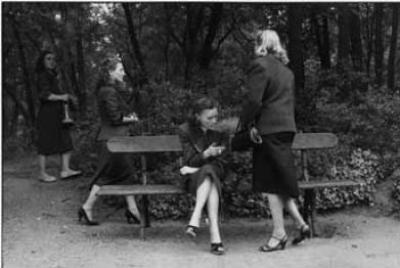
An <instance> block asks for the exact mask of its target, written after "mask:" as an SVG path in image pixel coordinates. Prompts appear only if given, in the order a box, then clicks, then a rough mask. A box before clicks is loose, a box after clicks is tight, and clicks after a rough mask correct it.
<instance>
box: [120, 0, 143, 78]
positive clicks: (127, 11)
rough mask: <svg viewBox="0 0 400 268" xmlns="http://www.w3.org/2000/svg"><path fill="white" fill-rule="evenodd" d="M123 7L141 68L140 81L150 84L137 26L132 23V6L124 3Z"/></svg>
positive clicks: (134, 50)
mask: <svg viewBox="0 0 400 268" xmlns="http://www.w3.org/2000/svg"><path fill="white" fill-rule="evenodd" d="M122 7H123V9H124V13H125V19H126V23H127V25H128V33H129V38H130V40H131V45H132V48H133V52H134V54H135V57H136V60H137V62H138V64H139V68H140V74H139V80H140V81H141V82H142V83H147V82H148V76H147V71H146V68H145V65H144V60H143V54H142V52H141V49H140V45H139V42H138V40H137V38H136V33H135V26H134V25H133V21H132V13H131V10H130V5H129V3H122Z"/></svg>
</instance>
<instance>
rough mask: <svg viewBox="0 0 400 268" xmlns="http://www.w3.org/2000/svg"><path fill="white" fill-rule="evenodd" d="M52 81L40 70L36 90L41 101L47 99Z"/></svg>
mask: <svg viewBox="0 0 400 268" xmlns="http://www.w3.org/2000/svg"><path fill="white" fill-rule="evenodd" d="M51 87H52V83H51V80H50V79H49V76H48V75H46V73H44V72H42V73H39V74H38V77H37V90H38V96H39V99H40V100H42V101H46V100H48V98H49V96H50V94H51V93H52V88H51Z"/></svg>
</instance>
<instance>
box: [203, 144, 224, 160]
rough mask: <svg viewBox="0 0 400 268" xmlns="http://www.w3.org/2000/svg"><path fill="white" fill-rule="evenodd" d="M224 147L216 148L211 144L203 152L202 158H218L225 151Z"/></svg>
mask: <svg viewBox="0 0 400 268" xmlns="http://www.w3.org/2000/svg"><path fill="white" fill-rule="evenodd" d="M225 149H226V148H225V146H216V144H215V143H212V144H211V145H210V146H209V147H208V148H207V149H206V150H205V151H204V152H203V157H204V158H209V157H212V156H214V157H215V156H219V155H221V154H222V153H223V152H224V151H225Z"/></svg>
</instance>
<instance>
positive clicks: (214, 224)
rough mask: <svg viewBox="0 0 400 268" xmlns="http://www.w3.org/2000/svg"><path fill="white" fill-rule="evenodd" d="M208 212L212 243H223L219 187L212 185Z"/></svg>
mask: <svg viewBox="0 0 400 268" xmlns="http://www.w3.org/2000/svg"><path fill="white" fill-rule="evenodd" d="M207 211H208V217H209V220H210V240H211V243H221V235H220V232H219V222H218V213H219V193H218V189H217V186H216V185H215V184H214V183H212V184H211V189H210V194H209V196H208V200H207Z"/></svg>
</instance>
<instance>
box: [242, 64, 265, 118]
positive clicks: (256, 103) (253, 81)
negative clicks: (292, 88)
mask: <svg viewBox="0 0 400 268" xmlns="http://www.w3.org/2000/svg"><path fill="white" fill-rule="evenodd" d="M247 76H248V82H247V90H248V93H247V98H246V102H245V104H244V106H243V109H242V112H241V115H240V122H241V124H242V126H248V125H249V124H250V123H251V122H252V121H253V120H254V119H255V118H256V117H257V115H258V114H259V112H260V108H261V106H262V98H263V95H264V91H265V88H266V87H267V85H268V82H269V81H268V76H267V73H266V70H265V68H264V67H263V66H262V65H261V64H260V63H258V62H257V61H253V62H252V63H251V65H250V67H249V69H248V71H247Z"/></svg>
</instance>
